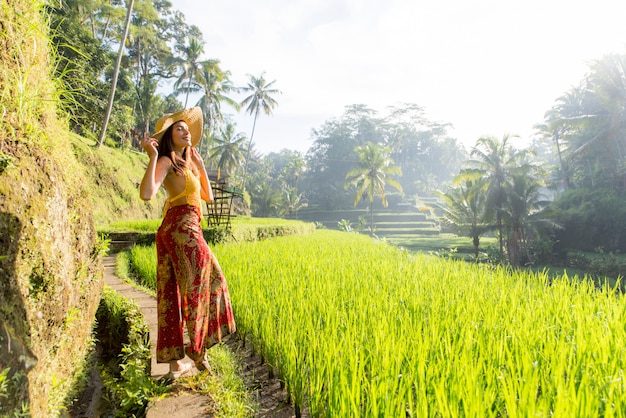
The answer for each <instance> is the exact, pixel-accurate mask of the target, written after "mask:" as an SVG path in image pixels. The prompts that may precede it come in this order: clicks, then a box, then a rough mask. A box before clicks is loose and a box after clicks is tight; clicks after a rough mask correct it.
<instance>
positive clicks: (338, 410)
mask: <svg viewBox="0 0 626 418" xmlns="http://www.w3.org/2000/svg"><path fill="white" fill-rule="evenodd" d="M146 251H148V252H151V251H152V252H153V251H154V249H153V248H152V249H151V248H150V247H146ZM213 251H214V253H215V254H216V256H217V258H218V260H219V261H220V264H221V266H222V268H223V269H224V272H225V274H226V276H227V280H228V283H229V288H230V293H231V297H232V301H233V306H234V309H235V317H236V320H237V325H238V332H239V334H240V335H241V336H242V337H243V338H245V340H246V343H247V344H252V345H253V346H254V347H255V349H256V350H257V351H259V352H260V353H261V354H262V356H263V357H264V359H265V361H266V362H268V363H269V364H270V365H271V366H272V367H273V369H274V371H275V372H276V373H277V374H278V375H279V376H280V377H281V379H282V380H283V382H284V383H285V385H286V388H287V390H288V392H289V394H290V397H291V400H292V402H294V403H295V404H296V407H297V408H306V409H307V411H308V412H309V414H310V415H312V416H315V417H404V416H409V417H503V416H509V417H531V416H532V417H622V416H626V382H625V380H624V368H625V365H626V357H625V356H626V331H625V326H626V301H625V299H624V297H623V295H621V294H619V293H617V292H615V291H613V290H612V289H610V288H605V289H601V290H598V289H597V288H595V287H594V286H593V284H592V283H591V282H590V281H588V280H584V279H579V278H578V277H572V278H570V277H567V276H566V275H565V276H560V277H557V278H556V279H555V278H554V277H548V275H547V274H542V273H531V272H519V271H512V270H509V269H506V268H497V267H493V266H486V265H476V264H472V263H466V262H462V261H454V260H446V259H442V258H437V257H434V256H430V255H427V254H423V253H411V252H408V251H403V250H402V249H399V248H397V247H394V246H390V245H387V244H385V243H383V242H382V241H376V240H373V239H371V238H369V237H367V236H363V235H359V234H354V233H346V232H338V231H331V230H317V231H315V233H313V234H309V235H302V236H289V237H281V238H273V239H270V240H265V241H259V242H251V243H241V244H237V245H219V246H216V247H214V248H213ZM148 258H149V257H148ZM151 262H154V263H156V260H155V259H154V258H153V259H152V261H151Z"/></svg>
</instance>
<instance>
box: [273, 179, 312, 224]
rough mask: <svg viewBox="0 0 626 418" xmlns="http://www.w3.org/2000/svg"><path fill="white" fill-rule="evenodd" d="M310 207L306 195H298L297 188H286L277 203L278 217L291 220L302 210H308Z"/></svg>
mask: <svg viewBox="0 0 626 418" xmlns="http://www.w3.org/2000/svg"><path fill="white" fill-rule="evenodd" d="M308 205H309V204H308V202H307V201H306V198H305V197H304V194H302V193H300V194H298V192H297V190H296V188H295V187H287V186H285V187H284V188H283V193H282V195H281V198H280V199H279V200H278V201H277V202H276V204H275V207H276V213H277V214H278V216H281V217H285V216H287V217H289V218H291V217H292V216H293V215H294V214H297V213H298V211H299V210H300V209H302V208H306V207H307V206H308Z"/></svg>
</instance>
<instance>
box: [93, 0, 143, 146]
mask: <svg viewBox="0 0 626 418" xmlns="http://www.w3.org/2000/svg"><path fill="white" fill-rule="evenodd" d="M134 3H135V0H130V2H129V3H128V12H127V14H126V25H125V26H124V34H123V35H122V40H121V41H120V49H119V51H118V53H117V61H116V62H115V70H114V71H113V81H112V82H111V93H110V94H109V103H108V105H107V111H106V114H105V115H104V123H103V124H102V131H101V132H100V137H99V138H98V148H100V147H102V143H103V142H104V136H105V134H106V131H107V126H108V125H109V119H110V118H111V110H112V109H113V99H114V98H115V88H116V87H117V77H118V75H119V73H120V64H121V63H122V55H123V54H124V44H126V37H127V36H128V28H129V27H130V18H131V16H132V14H133V5H134Z"/></svg>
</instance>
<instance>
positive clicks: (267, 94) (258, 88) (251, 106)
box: [241, 73, 281, 191]
mask: <svg viewBox="0 0 626 418" xmlns="http://www.w3.org/2000/svg"><path fill="white" fill-rule="evenodd" d="M248 77H249V78H250V80H249V81H248V85H247V86H245V87H242V88H241V90H243V91H245V92H251V94H250V95H249V96H248V97H246V98H245V99H243V101H242V102H241V106H247V108H246V112H247V113H249V114H251V115H254V122H253V123H252V133H251V134H250V142H249V143H248V152H247V155H246V163H245V168H244V172H243V186H242V188H243V190H244V191H245V190H246V177H247V175H248V160H249V159H250V148H251V146H252V139H253V137H254V129H255V128H256V121H257V118H258V116H259V113H260V112H261V110H263V113H265V114H266V115H271V114H272V110H273V109H274V107H276V106H277V105H278V102H276V100H275V99H274V98H273V97H272V96H273V95H276V94H280V93H281V91H280V90H277V89H275V88H273V87H272V85H273V84H274V83H275V82H276V80H273V81H271V82H269V83H268V82H267V80H265V73H261V75H260V76H259V77H255V76H253V75H250V74H248Z"/></svg>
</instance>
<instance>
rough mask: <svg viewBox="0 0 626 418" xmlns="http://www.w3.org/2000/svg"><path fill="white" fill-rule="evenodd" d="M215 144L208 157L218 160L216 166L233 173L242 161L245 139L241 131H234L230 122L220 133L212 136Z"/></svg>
mask: <svg viewBox="0 0 626 418" xmlns="http://www.w3.org/2000/svg"><path fill="white" fill-rule="evenodd" d="M213 139H214V141H215V142H216V143H217V145H216V146H215V147H214V148H213V149H212V150H211V155H210V159H212V160H218V162H217V166H218V167H219V168H220V169H221V170H223V171H225V172H227V173H230V174H232V173H234V172H235V171H236V170H237V168H239V167H241V166H242V164H243V161H244V156H243V152H242V149H243V146H244V142H245V140H246V139H247V138H246V136H245V134H244V133H243V132H239V133H235V126H234V125H233V124H232V123H229V124H227V125H226V128H225V129H223V130H221V132H220V135H219V136H217V137H214V138H213Z"/></svg>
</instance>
